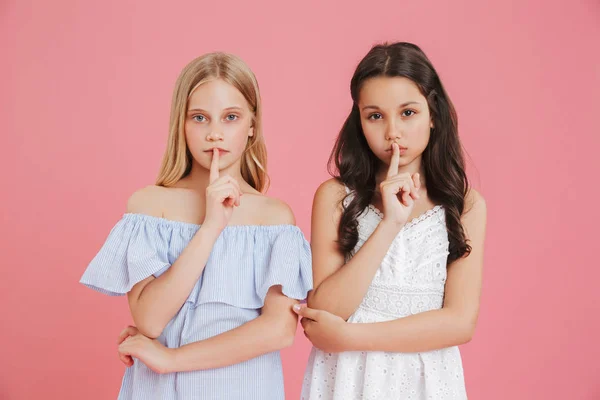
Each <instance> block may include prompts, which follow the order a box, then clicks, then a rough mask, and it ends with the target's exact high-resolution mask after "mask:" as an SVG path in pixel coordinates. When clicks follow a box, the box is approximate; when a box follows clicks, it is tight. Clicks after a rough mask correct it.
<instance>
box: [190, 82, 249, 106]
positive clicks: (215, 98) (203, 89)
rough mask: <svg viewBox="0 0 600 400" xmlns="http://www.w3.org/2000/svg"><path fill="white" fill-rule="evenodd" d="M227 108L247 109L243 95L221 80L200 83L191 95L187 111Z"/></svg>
mask: <svg viewBox="0 0 600 400" xmlns="http://www.w3.org/2000/svg"><path fill="white" fill-rule="evenodd" d="M229 107H242V108H248V103H247V101H246V99H245V98H244V95H243V94H242V93H241V92H240V91H239V90H237V89H236V88H235V87H234V86H233V85H231V84H229V83H227V82H225V81H224V80H222V79H213V80H210V81H207V82H204V83H201V84H200V85H199V86H198V87H197V88H196V89H195V90H194V91H193V92H192V94H191V96H190V98H189V101H188V109H193V108H202V109H205V110H209V109H225V108H229Z"/></svg>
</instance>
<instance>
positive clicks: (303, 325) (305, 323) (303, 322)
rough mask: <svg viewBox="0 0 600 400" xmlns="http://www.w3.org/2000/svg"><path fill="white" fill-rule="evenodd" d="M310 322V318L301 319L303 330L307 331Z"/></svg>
mask: <svg viewBox="0 0 600 400" xmlns="http://www.w3.org/2000/svg"><path fill="white" fill-rule="evenodd" d="M308 321H310V320H309V319H308V318H302V319H300V325H302V329H306V325H308Z"/></svg>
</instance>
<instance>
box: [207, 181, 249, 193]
mask: <svg viewBox="0 0 600 400" xmlns="http://www.w3.org/2000/svg"><path fill="white" fill-rule="evenodd" d="M225 188H229V189H234V190H235V191H236V192H237V194H238V196H241V195H242V189H240V184H239V183H238V182H237V181H236V180H235V179H234V178H232V177H221V178H219V179H217V180H216V181H215V182H214V183H213V184H211V185H210V187H209V188H208V192H209V193H214V192H218V191H220V190H223V189H225Z"/></svg>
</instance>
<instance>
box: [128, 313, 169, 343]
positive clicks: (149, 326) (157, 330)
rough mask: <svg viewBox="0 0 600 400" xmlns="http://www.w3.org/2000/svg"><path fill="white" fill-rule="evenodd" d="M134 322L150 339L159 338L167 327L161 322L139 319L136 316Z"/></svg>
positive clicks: (140, 331)
mask: <svg viewBox="0 0 600 400" xmlns="http://www.w3.org/2000/svg"><path fill="white" fill-rule="evenodd" d="M134 322H135V324H136V327H137V329H138V331H139V333H141V334H142V335H144V336H146V337H147V338H150V339H156V338H158V337H159V336H160V335H162V332H163V329H164V328H165V327H164V326H162V325H161V324H158V323H156V322H151V321H143V320H142V321H137V320H135V318H134Z"/></svg>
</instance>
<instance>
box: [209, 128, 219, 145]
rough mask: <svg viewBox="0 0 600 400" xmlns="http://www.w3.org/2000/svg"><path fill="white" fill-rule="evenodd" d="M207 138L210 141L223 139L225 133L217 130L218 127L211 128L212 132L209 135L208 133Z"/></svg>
mask: <svg viewBox="0 0 600 400" xmlns="http://www.w3.org/2000/svg"><path fill="white" fill-rule="evenodd" d="M206 140H207V141H208V142H218V141H222V140H223V134H222V133H221V132H220V131H218V130H216V129H214V128H213V129H211V131H210V133H209V134H208V135H206Z"/></svg>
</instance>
